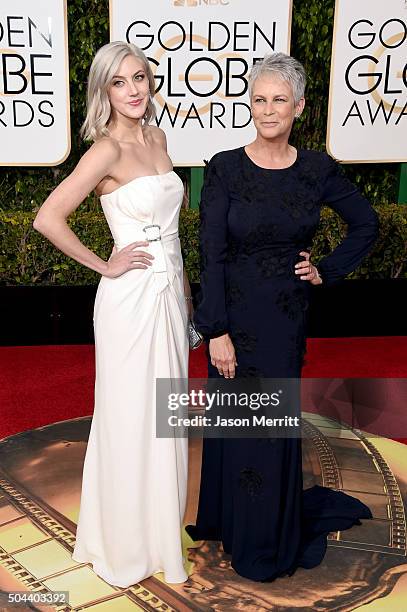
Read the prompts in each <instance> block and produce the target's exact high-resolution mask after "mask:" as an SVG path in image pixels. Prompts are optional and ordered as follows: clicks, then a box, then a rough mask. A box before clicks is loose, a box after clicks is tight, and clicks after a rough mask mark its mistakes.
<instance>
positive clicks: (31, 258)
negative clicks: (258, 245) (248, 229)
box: [0, 204, 407, 285]
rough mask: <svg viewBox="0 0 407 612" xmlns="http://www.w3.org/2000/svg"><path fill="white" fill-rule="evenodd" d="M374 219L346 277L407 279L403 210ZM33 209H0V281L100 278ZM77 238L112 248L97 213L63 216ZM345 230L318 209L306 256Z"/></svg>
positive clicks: (191, 226) (193, 275)
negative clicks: (44, 228)
mask: <svg viewBox="0 0 407 612" xmlns="http://www.w3.org/2000/svg"><path fill="white" fill-rule="evenodd" d="M376 210H377V212H378V214H379V217H380V237H379V240H378V241H377V244H376V245H375V247H374V249H373V251H372V253H371V254H370V255H369V256H368V257H367V258H366V259H365V260H364V262H363V263H362V265H361V266H360V267H359V269H358V270H356V271H355V272H354V273H353V274H352V275H351V276H350V278H396V277H399V278H407V265H406V261H405V258H404V253H405V249H406V245H407V208H406V207H404V206H398V205H397V204H393V205H383V206H378V207H376ZM33 218H34V213H32V212H22V211H18V212H7V213H0V231H1V234H2V236H3V241H2V247H1V250H0V278H1V284H6V285H19V284H23V285H31V284H57V285H90V284H95V283H97V282H98V280H99V278H100V276H99V275H98V274H97V273H96V272H92V271H91V270H89V269H88V268H86V267H85V266H82V265H80V264H78V263H76V262H75V261H74V260H73V259H70V258H68V257H66V256H65V255H63V253H61V252H60V251H59V250H58V249H56V248H55V247H54V246H53V245H52V244H51V243H50V242H49V241H48V240H46V239H45V238H44V237H43V236H42V235H41V234H39V233H38V232H36V231H35V230H34V229H33V227H32V222H33ZM69 224H70V227H71V228H72V229H73V231H74V232H75V233H76V234H77V236H78V237H79V239H80V240H81V241H82V242H83V243H84V244H85V245H87V246H88V247H89V248H91V249H92V250H93V251H95V252H96V253H97V254H98V255H99V256H100V257H102V258H103V259H105V260H106V259H107V258H108V257H109V254H110V252H111V249H112V238H111V236H110V231H109V228H108V226H107V224H106V221H105V218H104V216H103V214H102V213H98V212H97V213H96V212H83V213H80V212H76V213H74V214H73V215H71V217H70V219H69ZM198 226H199V212H198V211H196V210H188V209H187V210H185V209H183V210H182V211H181V216H180V239H181V246H182V251H183V256H184V262H185V268H186V270H187V273H188V277H189V279H190V281H191V282H198V281H199V257H198ZM345 232H346V226H345V224H344V223H343V221H342V219H341V218H340V217H339V216H338V215H337V214H336V213H334V212H333V211H332V210H331V209H328V208H324V209H323V210H322V214H321V224H320V226H319V229H318V233H317V234H316V236H315V239H314V244H313V248H312V257H313V260H314V261H315V262H318V260H319V259H320V257H322V256H323V255H326V254H328V253H329V252H330V251H331V250H332V249H333V248H335V246H336V245H337V244H338V243H339V242H340V241H341V239H342V238H343V236H344V235H345Z"/></svg>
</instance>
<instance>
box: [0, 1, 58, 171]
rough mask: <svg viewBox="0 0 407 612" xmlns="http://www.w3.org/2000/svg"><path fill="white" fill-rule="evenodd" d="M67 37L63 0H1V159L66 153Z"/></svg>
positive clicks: (25, 161)
mask: <svg viewBox="0 0 407 612" xmlns="http://www.w3.org/2000/svg"><path fill="white" fill-rule="evenodd" d="M67 38H68V36H67V18H66V0H1V2H0V61H1V63H0V165H3V166H14V165H18V166H37V165H44V166H52V165H56V164H59V163H61V162H63V161H64V160H65V159H66V157H67V156H68V154H69V151H70V122H69V83H68V77H69V68H68V40H67Z"/></svg>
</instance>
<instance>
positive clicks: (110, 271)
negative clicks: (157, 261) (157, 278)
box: [103, 241, 154, 278]
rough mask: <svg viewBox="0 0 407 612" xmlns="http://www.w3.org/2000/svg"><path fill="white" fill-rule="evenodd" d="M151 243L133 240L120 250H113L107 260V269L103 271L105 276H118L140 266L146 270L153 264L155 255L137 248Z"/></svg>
mask: <svg viewBox="0 0 407 612" xmlns="http://www.w3.org/2000/svg"><path fill="white" fill-rule="evenodd" d="M149 244H150V243H149V242H147V241H142V242H132V243H131V244H128V245H127V246H125V247H124V248H123V249H120V251H116V252H113V253H112V254H111V256H110V257H109V260H108V261H107V262H106V271H105V272H103V276H107V277H108V278H117V277H118V276H121V275H122V274H124V273H125V272H128V271H129V270H134V269H135V268H140V269H142V270H146V269H147V268H148V267H149V266H151V265H152V261H151V260H152V259H154V255H151V254H150V253H147V251H139V250H136V249H137V248H138V247H143V246H148V245H149Z"/></svg>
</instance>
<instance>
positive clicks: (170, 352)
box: [72, 171, 188, 587]
mask: <svg viewBox="0 0 407 612" xmlns="http://www.w3.org/2000/svg"><path fill="white" fill-rule="evenodd" d="M182 196H183V185H182V181H181V179H180V178H179V177H178V176H177V174H176V173H175V172H173V171H171V172H167V173H166V174H160V175H153V176H143V177H140V178H136V179H134V180H132V181H130V182H129V183H127V184H125V185H123V186H121V187H119V188H118V189H116V190H115V191H113V192H112V193H110V194H107V195H104V196H101V198H100V200H101V205H102V208H103V211H104V214H105V216H106V219H107V222H108V224H109V227H110V230H111V233H112V235H113V238H114V241H115V245H116V247H117V248H118V249H119V250H120V249H122V248H123V247H124V246H126V245H128V244H130V243H131V242H134V241H137V240H145V236H146V234H145V233H144V232H143V227H144V226H146V225H149V224H158V225H160V226H161V236H162V240H161V241H156V242H150V244H149V246H148V247H141V248H143V249H146V250H147V251H149V252H151V253H152V254H153V255H154V256H155V259H154V260H153V261H154V263H153V265H152V266H151V267H149V268H148V269H147V270H141V269H134V270H130V271H129V272H126V273H125V274H123V275H122V276H120V277H118V278H114V279H111V278H107V277H104V276H102V278H101V280H100V283H99V286H98V291H97V294H96V300H95V308H94V329H95V348H96V382H95V408H94V414H93V420H92V425H91V430H90V435H89V441H88V446H87V450H86V456H85V462H84V468H83V479H82V494H81V502H80V512H79V520H78V527H77V534H76V544H75V548H74V551H73V555H72V557H73V559H74V560H75V561H79V562H81V563H91V564H92V565H93V570H94V571H95V572H96V573H97V574H98V575H99V576H100V577H101V578H103V579H104V580H106V581H107V582H108V583H110V584H112V585H116V586H119V587H127V586H130V585H132V584H135V583H137V582H139V581H140V580H143V579H144V578H147V577H148V576H151V575H152V574H154V573H156V572H160V571H162V572H164V579H165V580H166V581H167V582H170V583H171V582H183V581H184V580H186V579H187V574H186V571H185V568H184V563H183V557H182V546H181V528H182V520H183V515H184V511H185V504H186V492H187V470H188V440H187V439H185V438H171V439H168V438H156V437H155V425H156V423H155V418H156V413H155V379H156V378H187V375H188V337H187V331H186V330H187V307H186V303H185V298H184V286H183V265H182V257H181V249H180V242H179V238H178V217H179V211H180V207H181V202H182Z"/></svg>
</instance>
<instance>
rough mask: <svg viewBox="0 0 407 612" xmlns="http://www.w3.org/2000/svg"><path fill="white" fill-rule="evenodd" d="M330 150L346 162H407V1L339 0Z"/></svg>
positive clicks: (337, 5)
mask: <svg viewBox="0 0 407 612" xmlns="http://www.w3.org/2000/svg"><path fill="white" fill-rule="evenodd" d="M327 149H328V151H329V152H330V153H331V155H333V156H334V157H335V158H336V159H339V160H342V161H346V162H391V161H393V162H401V161H406V160H407V1H406V0H385V2H382V1H379V0H357V2H355V0H336V6H335V24H334V39H333V46H332V62H331V80H330V92H329V111H328V130H327Z"/></svg>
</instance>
